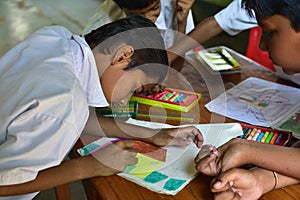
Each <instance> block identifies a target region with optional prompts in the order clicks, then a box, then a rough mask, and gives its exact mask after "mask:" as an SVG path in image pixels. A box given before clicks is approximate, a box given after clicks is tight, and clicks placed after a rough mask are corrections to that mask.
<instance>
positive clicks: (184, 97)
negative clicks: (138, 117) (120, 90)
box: [131, 88, 201, 112]
mask: <svg viewBox="0 0 300 200" xmlns="http://www.w3.org/2000/svg"><path fill="white" fill-rule="evenodd" d="M200 99H201V94H199V93H195V92H189V91H182V90H177V89H172V88H166V89H165V90H164V91H163V92H161V93H158V94H151V95H149V94H135V95H133V96H132V97H131V100H132V101H137V102H138V103H141V104H147V105H151V106H158V107H163V108H166V109H171V110H177V111H182V112H188V111H189V110H191V109H192V108H193V107H194V106H195V105H196V104H198V101H199V100H200Z"/></svg>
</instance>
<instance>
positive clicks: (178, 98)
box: [174, 94, 185, 102]
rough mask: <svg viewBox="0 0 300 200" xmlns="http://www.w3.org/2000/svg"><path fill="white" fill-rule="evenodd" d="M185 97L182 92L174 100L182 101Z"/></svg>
mask: <svg viewBox="0 0 300 200" xmlns="http://www.w3.org/2000/svg"><path fill="white" fill-rule="evenodd" d="M184 97H185V96H184V94H180V95H179V96H178V97H177V98H176V99H175V100H174V102H180V101H181V100H182V99H183V98H184Z"/></svg>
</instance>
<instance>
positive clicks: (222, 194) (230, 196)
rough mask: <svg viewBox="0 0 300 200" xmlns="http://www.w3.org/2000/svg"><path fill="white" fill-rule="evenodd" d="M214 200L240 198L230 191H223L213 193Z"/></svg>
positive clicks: (237, 199) (238, 199) (236, 199)
mask: <svg viewBox="0 0 300 200" xmlns="http://www.w3.org/2000/svg"><path fill="white" fill-rule="evenodd" d="M214 199H215V200H224V199H226V200H240V199H241V196H240V195H239V194H238V193H236V192H234V191H232V190H226V191H223V192H218V193H214Z"/></svg>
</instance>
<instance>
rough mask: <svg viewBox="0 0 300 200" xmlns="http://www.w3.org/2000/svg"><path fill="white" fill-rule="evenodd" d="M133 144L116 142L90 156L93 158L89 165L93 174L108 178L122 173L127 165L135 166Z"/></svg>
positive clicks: (131, 142) (132, 142)
mask: <svg viewBox="0 0 300 200" xmlns="http://www.w3.org/2000/svg"><path fill="white" fill-rule="evenodd" d="M134 142H135V141H134V140H122V141H118V142H115V143H113V144H111V145H109V146H107V147H105V148H103V149H100V150H99V151H96V152H95V153H93V154H92V155H90V156H92V157H93V158H94V159H93V163H92V164H90V168H91V169H92V170H94V172H93V173H96V175H97V176H109V175H113V174H116V173H119V172H122V171H124V170H125V168H126V167H127V166H128V165H135V164H137V162H138V159H137V158H136V157H135V156H136V154H137V153H136V152H135V150H134V149H133V147H134Z"/></svg>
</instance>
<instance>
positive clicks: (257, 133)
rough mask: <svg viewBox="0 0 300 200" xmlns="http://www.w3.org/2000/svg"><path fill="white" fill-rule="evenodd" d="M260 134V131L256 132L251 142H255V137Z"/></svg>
mask: <svg viewBox="0 0 300 200" xmlns="http://www.w3.org/2000/svg"><path fill="white" fill-rule="evenodd" d="M260 133H261V130H257V131H256V133H255V135H254V136H253V138H252V140H255V141H256V139H257V137H258V136H259V134H260Z"/></svg>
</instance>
